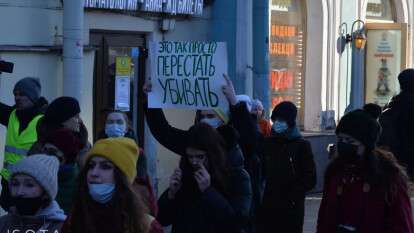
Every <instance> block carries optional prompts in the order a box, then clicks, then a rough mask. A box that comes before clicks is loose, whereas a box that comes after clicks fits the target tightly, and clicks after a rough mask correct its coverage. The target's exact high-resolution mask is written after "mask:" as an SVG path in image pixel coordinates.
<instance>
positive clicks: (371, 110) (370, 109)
mask: <svg viewBox="0 0 414 233" xmlns="http://www.w3.org/2000/svg"><path fill="white" fill-rule="evenodd" d="M363 109H364V111H365V112H366V113H368V114H369V115H370V116H372V117H373V118H374V119H375V120H376V119H378V117H379V116H380V115H381V112H382V108H381V106H379V105H378V104H372V103H370V104H365V105H364V108H363Z"/></svg>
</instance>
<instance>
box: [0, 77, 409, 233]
mask: <svg viewBox="0 0 414 233" xmlns="http://www.w3.org/2000/svg"><path fill="white" fill-rule="evenodd" d="M224 78H225V79H226V85H225V86H223V93H224V96H225V97H226V100H227V101H228V103H229V111H228V112H225V111H223V110H222V109H211V110H198V111H197V112H196V116H195V119H194V124H193V126H191V127H190V129H188V130H182V129H178V128H174V127H173V126H171V125H170V124H169V123H168V120H167V119H166V117H165V115H164V113H163V111H162V109H154V108H148V106H147V98H144V99H143V102H144V103H143V104H144V111H145V116H146V120H147V123H148V126H149V128H150V131H151V133H152V134H153V136H154V137H155V139H156V140H157V141H158V142H159V143H160V144H162V145H163V146H165V147H166V148H167V149H169V150H170V151H172V152H175V153H176V154H178V155H180V161H179V165H178V167H177V168H176V169H175V170H174V172H173V174H172V175H171V177H170V180H169V186H168V188H167V189H166V190H161V191H162V192H161V193H160V195H159V198H157V194H156V193H155V192H154V189H153V185H152V184H151V182H150V180H151V179H150V177H149V175H148V173H147V164H146V157H145V155H144V153H143V150H142V149H141V148H139V147H138V144H137V137H136V135H135V133H134V130H133V129H132V128H131V122H130V120H129V119H128V116H127V115H126V114H125V113H123V112H118V111H113V112H110V113H108V114H107V117H106V123H105V128H104V129H103V130H102V132H101V133H100V134H99V135H98V140H97V141H96V142H95V143H94V144H91V143H90V142H89V141H88V132H87V129H86V126H85V125H84V124H83V122H82V119H81V118H80V112H81V109H80V106H79V103H78V101H77V100H76V99H75V98H72V97H59V98H57V99H55V100H53V101H52V102H51V103H50V104H49V103H48V101H47V100H46V99H45V98H43V97H41V85H40V82H39V80H38V79H36V78H32V77H27V78H23V79H21V80H19V81H18V82H17V83H16V85H15V87H14V90H13V94H14V97H15V105H14V106H8V105H6V104H3V103H0V123H1V124H2V125H4V126H5V127H7V132H6V146H5V151H4V166H3V169H2V170H1V172H0V174H1V176H2V180H1V186H2V191H1V196H0V206H1V207H2V208H3V209H4V210H5V211H7V214H6V215H4V216H2V217H0V233H3V232H4V233H6V232H63V233H98V232H99V233H101V232H104V233H105V232H108V233H113V232H125V233H127V232H128V233H161V232H163V227H166V226H172V228H171V231H172V233H221V232H222V233H301V232H303V224H304V213H305V196H306V193H307V192H309V191H310V190H312V189H313V188H314V186H315V185H316V177H317V171H316V166H315V162H314V154H313V150H312V146H311V143H310V142H309V141H307V140H306V139H305V138H304V137H303V136H302V135H301V131H300V129H299V127H298V125H297V124H296V119H297V114H298V109H297V107H296V106H295V105H294V104H293V103H292V102H287V101H286V102H282V103H280V104H278V105H277V106H275V107H274V109H273V111H272V112H271V113H269V114H266V112H265V109H264V108H263V104H262V103H261V102H260V100H253V99H251V98H250V97H249V96H247V95H236V93H235V91H234V88H233V85H232V82H231V81H230V80H229V78H228V77H227V76H225V77H224ZM398 78H399V82H400V86H401V90H402V91H401V93H400V94H399V95H397V96H395V97H394V98H393V99H392V100H391V102H390V104H389V105H387V106H386V107H385V109H382V108H381V107H380V106H378V105H375V104H367V105H365V106H364V107H363V109H357V110H354V111H351V112H349V113H347V114H345V115H344V116H343V117H342V119H341V120H340V121H339V123H338V126H337V128H336V136H337V143H336V144H335V146H334V147H332V148H331V150H330V155H331V161H330V164H329V166H328V168H327V169H326V172H325V179H324V189H323V197H322V202H321V206H320V209H319V215H318V222H317V230H316V231H317V232H318V233H347V232H355V233H369V232H380V233H414V225H413V217H412V207H411V203H410V198H409V187H410V185H409V183H410V179H411V178H413V177H414V157H413V155H414V141H413V140H412V139H413V138H414V135H413V133H414V121H413V119H414V70H413V69H407V70H404V71H403V72H401V74H400V75H399V77H398ZM151 91H152V88H151V83H150V80H147V82H146V83H145V85H144V92H145V93H146V94H148V93H149V92H151ZM267 115H270V120H268V119H267V117H266V116H267ZM407 171H408V173H407Z"/></svg>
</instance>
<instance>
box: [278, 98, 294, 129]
mask: <svg viewBox="0 0 414 233" xmlns="http://www.w3.org/2000/svg"><path fill="white" fill-rule="evenodd" d="M297 115H298V109H297V108H296V106H295V104H293V103H292V102H289V101H284V102H281V103H280V104H278V105H276V106H275V108H274V109H273V111H272V116H271V119H272V121H275V120H276V119H277V118H280V119H282V120H285V121H286V123H287V124H288V125H289V127H290V128H292V127H294V126H295V125H296V116H297Z"/></svg>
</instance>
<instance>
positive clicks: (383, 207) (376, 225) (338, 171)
mask: <svg viewBox="0 0 414 233" xmlns="http://www.w3.org/2000/svg"><path fill="white" fill-rule="evenodd" d="M380 131H381V127H380V126H379V124H378V122H377V121H375V119H373V118H372V117H371V116H369V115H368V114H367V113H366V112H364V111H363V110H355V111H352V112H350V113H348V114H346V115H345V116H343V117H342V119H341V120H340V122H339V124H338V127H337V129H336V137H337V150H336V153H337V154H338V155H337V156H336V157H335V159H334V160H333V161H332V162H331V163H330V164H329V165H328V168H327V169H326V172H325V185H324V190H323V196H322V201H321V205H320V208H319V214H318V222H317V231H316V232H317V233H333V232H338V233H339V232H350V233H351V232H358V233H371V232H375V233H412V232H414V226H413V216H412V208H411V203H410V198H409V195H408V189H409V187H408V177H407V174H406V172H405V170H404V168H402V167H401V166H400V165H399V164H398V163H397V161H396V160H395V158H394V156H393V155H392V154H391V153H390V152H388V151H384V150H381V149H379V148H378V147H377V146H376V143H377V140H378V136H379V133H380Z"/></svg>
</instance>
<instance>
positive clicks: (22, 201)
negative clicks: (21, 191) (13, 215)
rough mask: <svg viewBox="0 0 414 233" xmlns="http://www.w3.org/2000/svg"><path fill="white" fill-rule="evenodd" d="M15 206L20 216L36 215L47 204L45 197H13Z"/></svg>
mask: <svg viewBox="0 0 414 233" xmlns="http://www.w3.org/2000/svg"><path fill="white" fill-rule="evenodd" d="M12 203H13V206H15V207H16V209H17V212H18V213H19V214H20V215H29V216H31V215H35V214H36V212H37V211H39V209H40V208H41V207H42V206H43V205H44V204H45V200H44V198H43V197H34V198H26V197H12Z"/></svg>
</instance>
